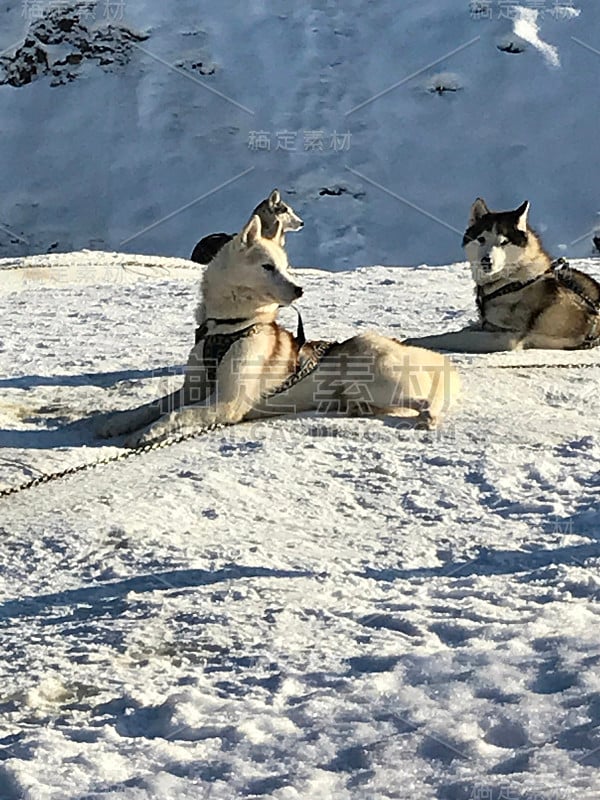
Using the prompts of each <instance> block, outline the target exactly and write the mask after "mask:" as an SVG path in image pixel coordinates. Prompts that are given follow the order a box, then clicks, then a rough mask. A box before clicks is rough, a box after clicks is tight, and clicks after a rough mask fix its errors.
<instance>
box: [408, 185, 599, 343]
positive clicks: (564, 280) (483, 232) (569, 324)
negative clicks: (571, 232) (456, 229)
mask: <svg viewBox="0 0 600 800" xmlns="http://www.w3.org/2000/svg"><path fill="white" fill-rule="evenodd" d="M528 213H529V203H528V202H525V203H523V205H521V206H519V208H517V209H516V210H514V211H499V212H493V211H490V209H489V208H488V207H487V205H486V203H485V201H484V200H482V199H481V198H477V200H476V201H475V202H474V203H473V206H472V208H471V216H470V218H469V223H468V227H467V230H466V233H465V236H464V239H463V246H464V248H465V251H466V254H467V258H468V259H469V262H470V264H471V272H472V275H473V279H474V281H475V285H476V289H477V299H478V307H479V315H480V319H479V323H478V324H476V325H473V326H470V327H468V328H464V329H463V330H460V331H454V332H452V333H445V334H440V335H437V336H426V337H423V338H418V339H410V340H407V343H409V344H418V345H420V346H422V347H431V348H433V349H434V350H453V351H460V352H470V353H490V352H497V351H501V350H523V349H528V348H547V349H553V350H575V349H579V348H583V347H589V346H591V345H593V344H594V342H595V339H597V337H598V336H600V323H599V319H598V313H597V312H595V310H594V304H596V305H598V304H599V303H600V284H598V283H597V282H596V281H595V280H594V279H593V278H591V277H590V276H589V275H586V274H585V273H583V272H581V271H579V270H576V269H572V268H570V267H563V268H562V269H557V270H553V269H551V264H552V260H551V258H550V256H549V255H548V253H547V252H546V251H545V250H544V248H543V246H542V243H541V241H540V238H539V237H538V235H537V234H536V233H535V231H533V230H532V229H531V228H530V227H529V225H528V222H527V217H528ZM525 284H527V285H525ZM511 287H512V288H513V289H514V290H510V289H511ZM504 288H506V289H507V292H506V293H504V294H498V295H496V296H494V297H492V296H491V295H493V294H494V293H496V292H497V291H499V290H502V289H504ZM586 298H587V299H586Z"/></svg>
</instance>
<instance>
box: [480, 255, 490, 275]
mask: <svg viewBox="0 0 600 800" xmlns="http://www.w3.org/2000/svg"><path fill="white" fill-rule="evenodd" d="M481 269H482V270H483V272H490V270H491V269H492V259H491V258H490V257H489V256H484V257H483V258H482V259H481Z"/></svg>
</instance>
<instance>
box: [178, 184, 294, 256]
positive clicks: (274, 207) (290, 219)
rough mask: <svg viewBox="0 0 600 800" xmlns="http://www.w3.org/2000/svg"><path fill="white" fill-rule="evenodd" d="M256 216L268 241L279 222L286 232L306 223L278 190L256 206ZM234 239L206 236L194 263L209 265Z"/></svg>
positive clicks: (228, 236) (199, 243)
mask: <svg viewBox="0 0 600 800" xmlns="http://www.w3.org/2000/svg"><path fill="white" fill-rule="evenodd" d="M255 214H257V215H258V216H259V217H260V221H261V224H262V226H263V236H264V237H265V238H266V239H270V238H272V237H273V236H274V235H275V231H276V229H277V223H278V222H281V224H282V225H283V230H284V231H297V230H300V228H301V227H302V226H303V225H304V222H303V221H302V220H301V219H300V217H299V216H298V215H297V214H296V213H295V211H294V209H293V208H292V207H291V206H288V204H287V203H284V202H283V200H282V199H281V195H280V194H279V191H278V190H277V189H273V191H272V192H271V194H270V195H269V196H268V197H267V198H266V200H263V201H262V202H261V203H259V204H258V205H257V206H256V208H255V209H254V211H253V212H252V214H251V216H254V215H255ZM233 237H234V234H230V233H211V234H210V236H205V237H204V239H200V241H199V242H198V244H197V245H196V247H194V252H193V253H192V261H195V262H196V263H198V264H208V263H209V261H212V259H213V258H214V257H215V256H216V255H217V253H218V252H219V250H220V249H221V248H222V247H223V245H224V244H227V242H230V241H231V240H232V239H233ZM283 244H285V242H283Z"/></svg>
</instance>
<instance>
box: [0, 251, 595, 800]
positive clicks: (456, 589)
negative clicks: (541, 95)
mask: <svg viewBox="0 0 600 800" xmlns="http://www.w3.org/2000/svg"><path fill="white" fill-rule="evenodd" d="M574 265H575V266H578V267H580V268H583V269H585V270H587V271H588V272H590V273H591V274H595V275H596V276H598V275H600V265H599V264H598V263H597V262H596V263H594V262H593V261H587V262H575V264H574ZM0 267H1V269H0V293H1V295H0V301H1V303H2V313H1V314H0V376H1V377H0V446H1V448H2V449H1V460H0V486H3V487H6V486H12V485H16V484H18V483H21V482H23V481H26V480H27V479H28V478H30V477H31V476H36V475H39V474H40V473H41V472H51V471H56V470H60V469H63V468H65V467H67V466H71V465H75V464H79V463H82V462H85V461H95V460H97V459H100V458H103V457H106V456H108V455H112V454H114V453H117V452H119V447H118V446H117V444H116V443H111V442H109V443H106V442H98V441H97V440H96V439H95V438H94V434H93V415H94V414H95V413H96V412H99V411H107V410H110V409H116V408H124V407H127V406H131V405H134V404H136V403H140V402H143V401H145V400H147V399H150V398H153V397H155V396H157V395H158V394H159V393H162V392H166V391H167V389H168V388H169V386H172V385H175V384H176V383H177V382H178V381H180V380H181V375H180V372H181V365H182V364H183V363H184V362H185V360H186V356H187V353H188V351H189V348H190V345H191V342H192V339H193V328H194V322H193V309H194V305H195V302H196V294H197V285H198V279H199V274H200V268H198V267H197V266H196V265H193V264H191V263H190V262H186V261H178V260H169V259H164V258H163V259H159V258H150V257H143V256H127V255H119V254H103V253H92V252H81V253H74V254H69V255H64V256H58V255H57V256H50V257H44V256H40V257H38V258H29V259H13V260H8V261H3V262H0ZM298 278H299V280H300V281H301V282H302V284H303V285H304V287H305V290H306V291H305V296H304V297H303V298H302V300H301V301H300V306H301V308H302V310H303V313H304V317H305V323H306V326H307V329H308V333H309V335H310V336H311V337H313V338H320V337H323V338H325V337H332V338H333V337H335V338H339V337H343V336H347V335H351V334H353V333H355V332H357V331H361V330H365V329H368V328H372V327H376V329H377V330H380V331H382V332H385V333H388V334H390V335H393V336H402V335H417V334H424V333H430V332H435V331H442V330H447V329H450V328H456V327H459V326H461V325H462V324H464V323H465V322H467V321H468V320H469V319H471V318H472V317H473V316H474V302H473V292H472V286H471V279H470V275H469V270H468V269H466V268H465V265H464V264H454V265H452V266H448V267H438V268H429V269H424V268H419V269H394V268H386V267H365V268H361V269H358V270H355V271H350V272H338V273H327V272H324V271H318V270H302V271H300V272H299V274H298ZM282 318H283V320H284V321H285V322H286V323H287V324H288V325H289V326H290V327H291V326H293V325H294V319H295V315H293V314H292V313H291V312H289V311H285V312H283V314H282ZM456 361H457V362H458V363H459V368H460V369H461V372H462V376H463V383H464V392H463V396H462V399H461V401H460V403H459V405H458V406H457V407H456V408H455V409H454V411H453V412H452V413H451V414H450V416H449V417H448V419H447V421H446V423H445V424H444V425H443V427H442V428H441V429H440V430H439V431H438V432H435V433H433V432H431V433H430V432H408V431H402V430H399V429H397V428H394V427H389V426H386V425H385V424H384V423H383V422H382V421H379V420H376V419H345V418H337V417H318V416H316V415H314V414H306V415H302V416H301V417H298V418H287V419H279V420H274V421H269V422H261V423H253V424H241V425H239V426H236V427H233V428H230V429H227V430H224V431H219V432H215V433H212V434H209V435H206V436H203V437H201V438H198V439H196V440H194V441H189V442H186V443H182V444H179V445H176V446H173V447H170V448H167V449H164V450H160V451H157V452H154V453H151V454H148V455H145V456H140V457H134V458H132V459H130V460H128V461H124V462H122V463H116V464H111V465H107V466H103V467H99V468H97V469H96V470H93V471H89V472H85V473H82V474H80V475H77V476H75V477H72V478H70V479H64V480H61V481H57V482H54V483H51V484H48V485H47V486H42V487H40V488H37V489H32V490H30V491H28V492H24V493H22V494H18V495H14V496H12V497H9V498H5V499H0V531H1V533H2V548H1V550H0V559H1V584H0V586H1V595H0V618H1V639H0V646H1V649H2V653H3V658H2V661H1V662H0V669H1V680H0V686H1V687H2V689H1V699H0V703H1V707H2V715H1V716H0V752H1V754H2V762H1V766H0V797H1V798H2V800H50V799H52V800H84V799H85V800H109V799H112V800H117V799H118V800H150V799H151V800H164V798H169V799H170V798H174V799H176V800H186V799H187V798H189V800H192V799H193V800H198V798H202V800H204V798H207V799H208V800H231V799H232V798H237V797H248V798H272V799H273V800H297V799H299V798H301V799H302V800H329V798H331V800H387V798H401V799H402V800H405V799H406V800H408V798H410V799H411V800H431V798H439V800H470V799H471V798H473V799H474V800H475V799H476V798H480V799H481V798H492V800H500V799H501V798H510V800H513V798H514V799H515V800H533V798H537V800H541V799H543V800H550V799H551V800H581V799H582V798H585V799H586V800H588V799H589V800H592V798H594V797H597V796H598V792H600V780H599V778H598V767H599V766H600V727H599V725H600V670H599V665H600V644H599V642H598V625H599V622H600V619H599V616H600V615H599V606H598V597H599V592H600V577H599V573H598V566H599V564H600V550H599V547H598V536H599V530H600V526H599V523H600V510H599V507H598V493H599V491H600V474H599V470H600V423H599V419H600V392H599V391H598V374H599V370H600V362H599V353H598V352H595V351H589V352H574V353H565V352H559V353H550V352H545V351H539V352H525V353H506V354H495V355H489V356H461V357H457V358H456ZM509 366H510V367H512V368H504V367H509Z"/></svg>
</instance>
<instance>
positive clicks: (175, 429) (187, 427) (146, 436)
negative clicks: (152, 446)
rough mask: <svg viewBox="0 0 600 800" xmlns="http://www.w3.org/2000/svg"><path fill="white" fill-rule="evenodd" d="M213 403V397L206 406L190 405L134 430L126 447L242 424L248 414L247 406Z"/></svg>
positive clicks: (127, 440) (126, 442)
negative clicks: (204, 429) (212, 427)
mask: <svg viewBox="0 0 600 800" xmlns="http://www.w3.org/2000/svg"><path fill="white" fill-rule="evenodd" d="M211 401H213V398H209V399H208V401H207V403H205V404H202V405H195V406H186V407H185V408H181V409H179V410H178V411H172V412H171V413H169V414H164V415H163V416H161V417H160V419H158V420H157V421H156V422H152V424H150V425H147V426H146V427H145V428H143V429H142V430H135V431H133V432H132V433H131V435H130V436H129V437H128V438H127V439H126V440H125V447H142V446H143V445H145V444H149V443H150V442H159V441H161V440H162V439H166V438H167V437H168V436H172V435H180V434H186V433H193V432H194V431H200V430H202V429H203V428H210V427H211V426H212V425H234V424H235V423H236V422H241V421H242V419H244V417H245V415H246V412H247V408H246V406H245V405H244V404H240V403H216V402H215V401H213V402H211Z"/></svg>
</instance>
